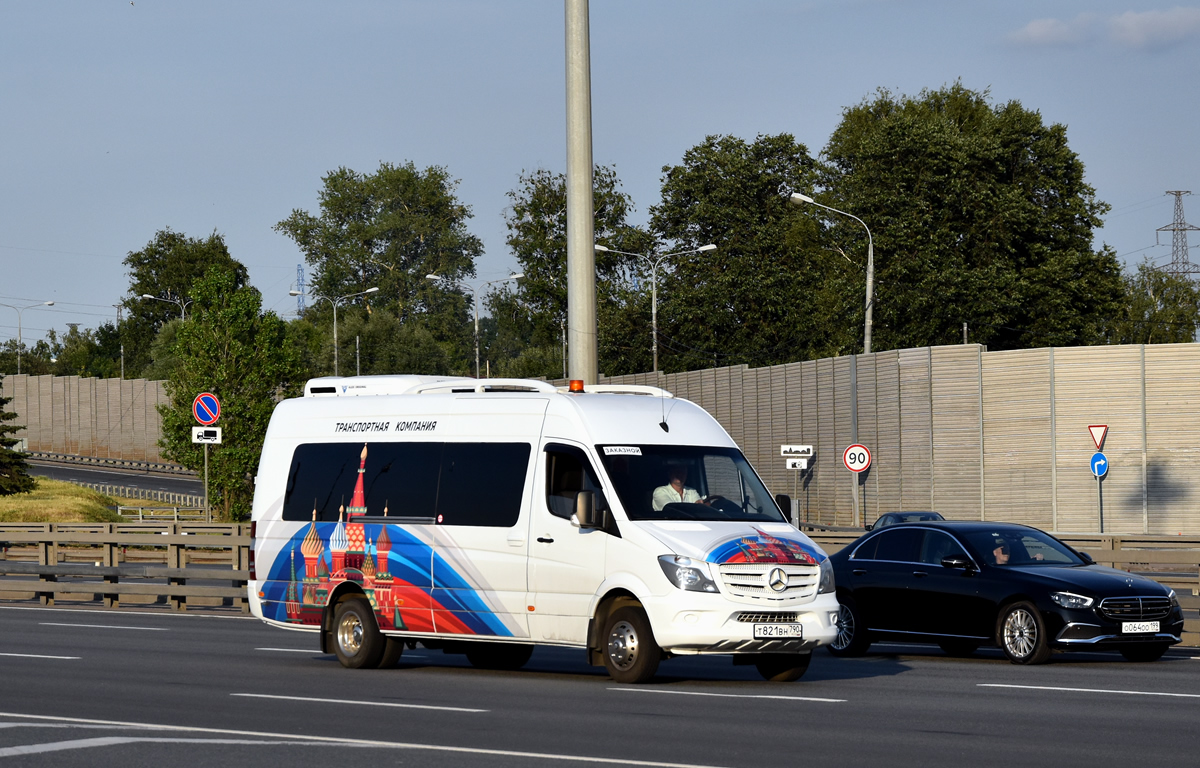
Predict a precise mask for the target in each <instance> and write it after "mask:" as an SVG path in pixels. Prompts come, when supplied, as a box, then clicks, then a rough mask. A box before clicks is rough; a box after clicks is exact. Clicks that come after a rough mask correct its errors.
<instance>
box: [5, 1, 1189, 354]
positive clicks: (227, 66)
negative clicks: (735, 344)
mask: <svg viewBox="0 0 1200 768" xmlns="http://www.w3.org/2000/svg"><path fill="white" fill-rule="evenodd" d="M590 13H591V15H590V19H591V22H590V23H591V62H592V72H591V76H592V113H593V129H592V130H593V156H594V159H595V161H596V162H597V163H600V164H605V165H614V166H615V167H616V170H617V174H618V176H619V177H620V178H621V180H622V182H623V185H624V190H625V191H626V192H627V193H629V194H630V195H631V196H632V198H633V201H634V203H635V205H636V211H635V213H634V217H633V220H634V222H635V223H644V222H645V221H646V219H647V218H648V209H649V207H650V206H651V205H653V204H654V203H656V202H657V201H658V199H659V193H660V182H661V177H662V168H663V166H664V165H673V164H677V163H679V162H680V160H681V159H682V157H683V153H684V152H685V151H686V150H687V149H688V148H690V147H692V146H695V145H696V144H698V143H700V142H701V141H703V140H704V138H705V137H706V136H709V135H718V134H731V135H734V136H739V137H742V138H744V139H747V140H751V141H752V140H753V139H754V137H755V136H756V135H759V134H777V133H783V132H787V133H791V134H793V135H794V136H795V137H796V138H797V139H798V140H799V141H801V142H802V143H804V144H805V145H806V146H807V147H808V149H809V150H810V152H811V153H813V154H814V155H815V154H818V153H819V152H820V151H821V149H822V148H823V147H824V145H825V143H826V141H827V140H828V138H829V135H830V133H831V132H832V131H833V129H834V128H835V127H836V125H837V124H838V122H839V120H840V118H841V114H842V110H843V109H845V108H846V107H849V106H852V105H854V104H857V103H858V102H860V101H862V100H863V99H865V98H868V97H870V96H871V95H872V94H873V93H874V92H875V91H876V90H877V89H879V88H887V89H889V90H891V91H893V92H897V93H904V94H913V95H915V94H917V93H919V92H920V91H921V90H922V89H936V88H939V87H941V86H943V85H946V84H949V83H953V82H954V81H956V80H961V81H962V83H963V84H964V85H965V86H966V87H968V88H971V89H974V90H984V89H987V90H988V91H989V92H990V94H991V98H992V99H993V100H994V101H995V102H996V103H1004V102H1008V101H1011V100H1016V101H1020V102H1021V103H1022V104H1023V105H1024V106H1025V107H1026V108H1029V109H1035V110H1038V111H1039V112H1040V113H1041V114H1042V116H1043V118H1044V120H1045V121H1046V122H1048V123H1062V124H1065V125H1066V126H1067V131H1068V134H1067V135H1068V140H1069V142H1070V145H1071V147H1072V149H1073V150H1074V151H1075V152H1076V153H1077V154H1078V155H1079V156H1080V158H1081V159H1082V161H1083V162H1084V164H1085V167H1086V180H1087V182H1088V183H1090V184H1091V185H1092V186H1093V187H1095V189H1096V191H1097V196H1098V197H1099V199H1101V200H1103V201H1105V202H1107V203H1109V204H1110V205H1112V206H1113V210H1112V211H1111V213H1110V214H1109V215H1108V216H1107V217H1106V219H1105V224H1104V227H1103V229H1102V230H1100V231H1099V232H1098V233H1097V242H1096V246H1097V247H1099V246H1100V245H1101V244H1107V245H1109V246H1111V247H1113V248H1114V249H1115V250H1116V252H1117V254H1118V255H1119V256H1120V257H1121V258H1122V260H1123V261H1125V262H1127V263H1128V264H1130V265H1131V266H1136V265H1137V264H1138V263H1140V261H1141V260H1142V259H1143V258H1146V257H1149V258H1151V259H1153V260H1154V261H1155V263H1156V264H1162V263H1164V262H1168V261H1169V260H1170V242H1171V236H1170V233H1163V234H1162V235H1160V236H1159V242H1161V243H1162V245H1158V246H1156V245H1155V237H1156V233H1155V230H1156V229H1157V228H1159V227H1162V226H1166V225H1169V224H1170V223H1171V221H1172V214H1173V198H1171V197H1168V196H1166V195H1165V194H1164V192H1166V191H1167V190H1190V189H1194V190H1195V191H1196V193H1197V194H1196V195H1195V196H1194V197H1185V198H1184V204H1185V211H1186V212H1187V215H1188V218H1189V220H1190V221H1191V222H1196V223H1198V224H1200V152H1198V151H1197V147H1196V140H1197V136H1200V131H1198V130H1197V124H1198V122H1200V120H1198V118H1200V98H1197V96H1198V95H1200V5H1174V4H1172V3H1171V2H1170V0H1167V1H1166V2H1158V1H1157V0H1152V1H1151V2H1145V3H1142V2H1132V0H1117V1H1113V2H1108V1H1107V0H1095V1H1093V2H1087V3H1083V2H1067V1H1065V0H1042V1H1040V2H1024V1H1022V0H1006V1H1005V2H992V1H991V0H980V1H979V2H969V3H967V2H961V0H951V1H948V2H932V1H931V2H920V1H918V0H807V1H806V0H740V1H739V2H713V1H711V0H686V1H681V0H652V1H649V2H648V1H646V0H593V1H592V3H591V11H590ZM565 89H566V85H565V64H564V28H563V3H562V2H561V0H504V1H503V2H497V1H493V2H483V1H478V2H470V1H468V0H434V1H431V2H405V1H403V0H391V1H388V2H368V1H365V0H364V1H362V2H340V3H328V2H305V1H303V0H287V1H286V2H283V1H282V0H260V1H259V2H253V3H246V2H218V1H216V0H209V1H208V2H204V3H180V2H174V1H171V0H134V2H130V1H129V0H79V1H75V2H71V1H69V0H61V1H59V2H54V3H40V2H28V1H27V0H22V1H21V2H17V1H16V0H0V303H3V304H11V305H16V306H24V305H29V304H39V303H40V302H44V301H54V302H55V305H54V306H53V307H35V308H32V309H28V310H25V311H24V312H23V315H22V318H21V319H22V325H23V329H22V335H23V339H24V341H25V343H26V344H30V343H32V342H33V341H35V340H36V339H39V338H42V337H43V336H44V335H45V334H46V332H47V331H48V330H49V329H51V328H54V329H57V330H58V331H59V332H63V331H65V330H66V325H67V323H80V324H81V326H82V327H84V328H94V327H96V326H97V325H98V324H100V323H101V322H104V321H105V320H114V319H115V317H116V310H115V309H114V308H113V307H112V305H114V304H117V303H118V302H119V301H120V300H121V299H122V297H123V296H124V295H125V294H126V293H127V291H128V289H129V277H128V273H127V271H126V269H125V267H124V265H123V264H122V263H121V262H122V259H124V257H125V256H126V254H128V253H129V252H130V251H136V250H139V249H141V248H142V247H143V246H144V245H146V243H148V242H149V241H150V240H151V239H152V238H153V236H154V234H155V232H157V231H158V230H160V229H163V228H166V227H170V228H171V229H173V230H175V231H176V232H183V233H185V234H187V235H189V236H193V237H204V236H207V235H209V234H211V233H212V232H214V231H215V232H219V233H221V234H222V235H223V236H224V238H225V241H226V243H227V245H228V246H229V249H230V252H231V253H232V255H233V256H234V258H236V259H238V260H240V261H241V262H243V263H244V264H246V265H247V267H248V268H249V270H250V278H251V282H252V283H253V285H254V286H255V287H257V288H258V289H259V290H260V291H262V293H263V305H264V307H266V308H271V309H274V310H275V311H277V312H279V313H281V314H286V313H289V312H295V310H296V299H294V298H291V297H289V296H288V291H289V290H290V289H292V288H294V287H295V283H296V266H297V264H299V263H301V262H302V261H303V257H302V255H301V254H300V252H299V250H298V249H297V247H296V246H295V244H294V243H293V242H292V241H291V240H289V239H288V238H286V237H284V236H283V235H281V234H279V233H277V232H275V231H274V229H273V227H274V225H275V224H276V223H277V222H279V221H280V220H282V219H284V218H286V217H287V216H288V215H289V214H290V213H291V211H292V210H294V209H301V210H306V211H309V212H313V213H316V212H318V205H317V195H318V192H319V190H320V187H321V177H322V176H323V175H325V174H326V173H328V172H330V171H332V170H334V169H336V168H339V167H346V168H351V169H353V170H355V171H359V172H364V173H369V172H372V171H374V170H375V169H377V168H378V167H379V164H380V163H381V162H388V163H397V164H399V163H405V162H409V161H411V162H413V163H414V164H415V165H416V166H418V167H420V168H426V167H429V166H442V167H445V168H446V169H448V171H449V172H450V174H451V175H452V176H453V177H454V178H455V179H458V180H459V183H458V187H457V194H458V195H459V197H460V199H461V200H462V201H463V202H465V203H466V204H467V205H469V206H470V207H471V209H472V212H473V214H474V218H473V219H472V220H471V222H470V224H469V228H470V230H471V231H472V232H473V233H474V234H476V235H477V236H478V237H480V238H481V239H482V241H483V243H484V247H485V249H486V252H485V255H484V257H483V258H482V259H481V260H480V262H479V263H478V272H477V278H478V280H480V281H482V280H491V279H494V278H498V277H504V276H506V275H507V274H509V273H510V272H511V271H512V270H513V269H514V268H515V266H516V262H515V261H514V259H513V258H512V256H511V254H510V253H509V252H508V249H507V246H506V245H505V238H506V229H505V223H504V212H505V207H506V206H507V205H508V204H509V199H508V197H507V193H508V192H509V191H510V190H512V189H513V188H514V187H515V186H516V185H517V180H518V177H519V175H520V174H521V173H522V172H523V171H532V170H534V169H538V168H545V169H549V170H552V171H555V172H562V171H565V167H566V118H565V111H564V110H565V101H566V90H565ZM1189 244H1190V245H1192V246H1197V245H1200V233H1194V236H1193V238H1192V240H1191V241H1190V243H1189ZM1192 255H1193V259H1194V260H1197V261H1200V250H1195V249H1193V251H1192ZM887 257H888V256H887V254H883V253H879V254H876V258H878V259H886V258H887ZM17 320H18V317H17V313H16V312H15V311H13V310H12V309H8V308H6V307H3V306H0V339H6V338H15V337H16V336H17Z"/></svg>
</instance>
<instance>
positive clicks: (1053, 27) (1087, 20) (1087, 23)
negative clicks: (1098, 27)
mask: <svg viewBox="0 0 1200 768" xmlns="http://www.w3.org/2000/svg"><path fill="white" fill-rule="evenodd" d="M1094 26H1095V17H1094V16H1093V15H1092V14H1090V13H1081V14H1079V15H1078V16H1076V17H1075V18H1074V19H1071V20H1070V21H1062V20H1060V19H1034V20H1033V21H1031V22H1029V23H1028V24H1026V25H1025V26H1024V27H1022V28H1021V29H1018V30H1017V31H1016V32H1013V33H1011V34H1010V35H1009V36H1008V39H1009V40H1010V41H1012V42H1014V43H1017V44H1019V45H1028V46H1038V47H1053V46H1070V45H1078V44H1079V43H1082V42H1084V41H1085V40H1087V39H1088V38H1090V37H1091V36H1092V32H1093V29H1094Z"/></svg>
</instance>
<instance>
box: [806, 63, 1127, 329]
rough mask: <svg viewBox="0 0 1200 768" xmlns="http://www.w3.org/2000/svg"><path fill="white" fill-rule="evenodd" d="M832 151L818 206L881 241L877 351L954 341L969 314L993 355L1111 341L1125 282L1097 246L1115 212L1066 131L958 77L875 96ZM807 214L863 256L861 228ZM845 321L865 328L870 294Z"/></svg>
mask: <svg viewBox="0 0 1200 768" xmlns="http://www.w3.org/2000/svg"><path fill="white" fill-rule="evenodd" d="M824 156H825V159H826V160H827V165H826V166H825V168H824V169H823V173H822V178H821V184H822V186H823V187H824V190H825V191H824V194H822V195H819V196H818V200H819V201H820V202H823V203H825V204H827V205H830V206H833V207H835V208H838V209H841V210H844V211H847V212H850V213H853V214H854V215H856V216H858V217H859V218H861V219H863V220H864V221H866V222H867V225H868V226H869V227H871V231H872V233H873V234H874V237H875V254H876V259H875V268H876V280H877V282H876V294H875V296H876V298H875V317H874V321H875V338H876V340H877V341H876V342H875V346H876V348H877V349H889V348H899V347H918V346H924V345H931V344H950V343H955V342H956V341H957V340H959V339H961V328H962V323H963V322H964V321H965V322H967V323H969V325H970V327H971V330H972V336H973V338H974V339H976V340H978V341H979V342H981V343H984V344H987V345H988V346H989V347H991V348H993V349H1012V348H1020V347H1033V346H1047V345H1060V346H1065V345H1076V344H1099V343H1103V342H1105V341H1106V340H1107V338H1108V336H1107V334H1108V329H1109V328H1110V327H1111V324H1112V320H1113V318H1115V317H1117V316H1119V314H1120V312H1121V298H1122V294H1123V286H1122V283H1121V274H1120V268H1119V265H1118V263H1117V260H1116V258H1115V256H1114V254H1113V253H1112V252H1111V251H1110V250H1108V249H1102V250H1100V251H1098V252H1097V251H1093V250H1092V246H1091V243H1092V233H1093V230H1094V229H1095V228H1096V227H1097V226H1099V225H1100V223H1101V221H1100V216H1101V215H1102V214H1103V213H1104V212H1105V211H1106V210H1108V206H1106V205H1105V204H1104V203H1102V202H1099V201H1098V200H1096V198H1095V193H1094V190H1093V189H1092V187H1090V186H1088V185H1087V184H1086V183H1084V181H1083V163H1082V162H1080V160H1079V158H1078V156H1077V155H1076V154H1075V153H1074V152H1072V151H1071V150H1070V148H1069V147H1068V145H1067V135H1066V127H1065V126H1063V125H1057V124H1056V125H1049V126H1047V125H1045V124H1044V123H1043V121H1042V118H1041V115H1040V114H1038V113H1037V112H1035V111H1031V110H1028V109H1025V108H1024V107H1022V106H1021V105H1020V104H1019V103H1018V102H1015V101H1013V102H1009V103H1007V104H1001V105H993V104H991V103H990V101H989V99H988V94H987V92H986V91H985V92H982V93H980V92H975V91H971V90H968V89H967V88H964V87H963V86H962V85H961V84H960V83H955V84H954V85H952V86H949V87H945V88H942V89H940V90H937V91H923V92H922V93H921V94H920V95H919V96H917V97H915V98H913V97H906V96H896V95H893V94H891V93H889V92H887V91H879V92H878V93H877V94H876V95H875V97H874V98H873V99H869V100H864V101H863V102H862V103H860V104H858V105H857V106H854V107H851V108H849V109H847V110H845V112H844V114H843V116H842V122H841V124H840V125H839V126H838V127H837V129H836V130H835V131H834V133H833V136H832V137H831V138H830V140H829V143H828V145H827V147H826V149H825V153H824ZM811 215H812V216H814V217H820V218H822V219H824V220H826V221H827V222H828V223H829V232H828V235H829V237H830V241H831V242H832V243H834V244H836V245H837V246H838V247H840V248H842V249H843V250H845V251H846V252H847V253H848V254H862V253H864V252H865V250H866V242H865V240H866V234H865V232H864V231H863V229H862V227H861V226H860V225H859V224H858V223H857V222H854V221H853V220H849V219H847V218H845V217H840V216H837V215H835V214H828V213H825V212H823V211H821V210H820V209H817V208H813V209H812V211H811ZM856 258H858V259H861V257H856ZM847 319H848V320H849V322H850V323H851V324H852V325H858V326H859V327H860V328H861V323H862V303H861V301H859V302H858V304H857V307H856V309H855V316H853V317H851V318H847Z"/></svg>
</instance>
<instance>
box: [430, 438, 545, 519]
mask: <svg viewBox="0 0 1200 768" xmlns="http://www.w3.org/2000/svg"><path fill="white" fill-rule="evenodd" d="M530 449H531V446H530V445H529V444H528V443H446V444H445V447H444V448H443V450H442V467H441V474H440V476H439V478H438V499H437V514H438V524H439V525H482V526H490V527H499V528H511V527H512V526H514V525H516V524H517V518H519V517H520V516H521V497H522V496H523V495H524V492H525V477H526V475H527V474H528V472H529V454H530Z"/></svg>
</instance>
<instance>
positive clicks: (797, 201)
mask: <svg viewBox="0 0 1200 768" xmlns="http://www.w3.org/2000/svg"><path fill="white" fill-rule="evenodd" d="M789 202H791V204H792V205H803V204H804V203H808V204H809V205H815V206H817V207H818V208H824V209H825V210H827V211H833V212H834V213H840V214H841V215H843V216H849V217H850V218H852V219H854V220H855V221H857V222H858V223H859V224H862V225H863V229H865V230H867V300H866V301H867V303H866V319H865V320H864V322H863V352H865V353H866V354H868V355H869V354H871V317H872V315H873V314H874V310H875V301H874V299H875V241H874V240H873V239H872V238H871V228H870V227H868V226H867V223H866V222H865V221H863V220H862V219H860V218H858V217H857V216H855V215H854V214H853V213H846V212H845V211H839V210H838V209H837V208H830V207H829V206H828V205H825V204H823V203H818V202H817V201H816V200H813V199H812V198H811V197H809V196H808V195H802V194H800V193H799V192H793V193H792V196H791V198H790V199H789Z"/></svg>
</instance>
